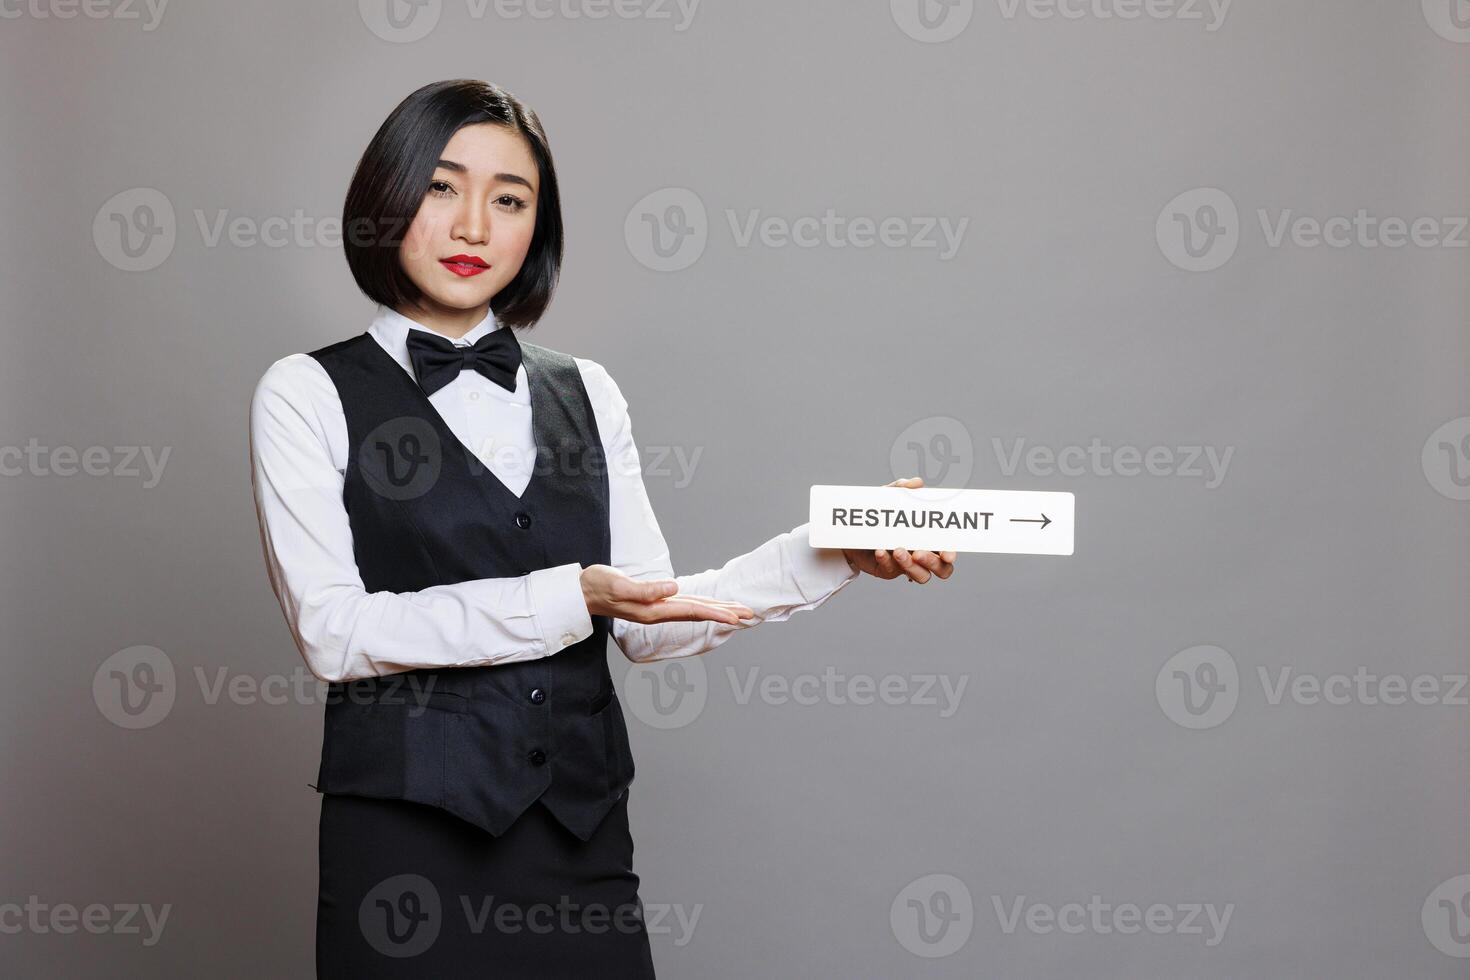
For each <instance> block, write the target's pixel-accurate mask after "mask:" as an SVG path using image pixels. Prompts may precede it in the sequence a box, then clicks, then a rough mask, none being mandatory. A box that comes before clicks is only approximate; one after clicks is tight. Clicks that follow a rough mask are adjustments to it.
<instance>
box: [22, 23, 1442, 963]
mask: <svg viewBox="0 0 1470 980" xmlns="http://www.w3.org/2000/svg"><path fill="white" fill-rule="evenodd" d="M0 66H3V68H0V71H3V77H4V83H5V84H4V85H0V122H3V134H4V135H3V139H0V159H3V167H4V170H3V175H4V181H3V185H0V209H3V215H4V228H5V231H4V234H3V237H0V266H3V268H4V270H5V273H4V279H3V282H4V291H3V300H4V315H3V323H4V330H5V335H6V348H7V356H6V357H5V358H3V359H0V407H3V415H0V418H3V422H0V468H3V476H0V506H3V519H0V545H3V551H4V554H5V556H6V560H5V562H4V564H3V575H4V590H3V596H4V622H5V624H6V627H7V629H8V642H7V649H6V657H5V665H6V675H5V677H4V679H3V682H0V692H3V693H0V737H3V742H0V745H3V749H4V751H3V752H0V783H3V786H4V794H3V795H4V804H3V811H0V854H3V862H0V865H3V868H0V973H3V974H4V975H6V976H15V977H20V976H25V977H68V978H74V977H122V976H127V977H180V978H182V977H195V976H208V977H220V978H222V977H241V978H259V977H306V976H310V975H311V957H312V943H313V920H314V913H315V903H316V884H317V878H316V874H317V870H316V857H317V852H316V846H317V838H316V835H317V817H318V812H319V807H320V797H319V796H318V795H317V793H316V792H315V791H314V790H313V789H312V787H311V786H310V785H309V784H311V783H313V782H314V781H315V777H316V774H317V765H318V762H319V752H320V748H321V739H322V713H323V698H324V694H325V688H324V686H323V685H321V684H318V683H317V682H316V680H315V678H314V677H313V676H312V675H311V674H310V673H309V672H308V671H307V670H306V667H305V664H304V662H303V660H302V658H301V656H300V654H299V653H298V652H297V650H296V648H295V646H294V645H293V642H292V639H291V636H290V633H289V632H288V630H287V627H286V624H285V621H284V619H283V617H282V615H281V609H280V607H279V606H278V604H277V601H276V598H275V597H274V595H273V594H272V591H271V588H270V584H269V582H268V579H267V576H266V571H265V564H264V561H263V558H262V549H261V541H260V535H259V531H258V528H257V524H256V516H255V512H254V508H253V502H252V496H251V487H250V470H249V456H248V445H247V438H248V409H249V405H250V400H251V395H252V392H253V390H254V387H255V384H256V382H257V381H258V380H259V378H260V377H261V375H262V373H263V372H264V371H265V370H266V368H267V367H269V366H270V365H271V364H272V363H273V362H274V361H276V360H277V359H279V358H281V357H284V356H286V355H288V354H291V353H295V352H301V351H309V350H313V349H316V348H319V347H322V346H324V345H326V344H328V343H331V342H333V341H336V340H340V339H344V338H346V337H349V336H352V335H354V334H358V333H361V332H362V331H363V330H364V329H366V327H367V325H368V323H369V322H370V321H371V318H372V315H373V306H372V304H371V303H369V302H368V301H367V300H366V299H364V297H363V296H362V294H361V293H359V292H358V290H357V288H356V287H355V285H354V284H353V282H352V279H351V276H350V275H349V274H348V270H347V266H346V263H345V261H344V258H343V249H342V245H341V241H342V228H341V222H340V218H341V211H342V200H343V195H344V192H345V189H346V186H347V181H348V179H349V177H350V175H351V173H352V169H353V167H354V165H355V164H356V162H357V159H358V157H359V155H360V154H361V153H362V150H363V148H364V146H366V144H367V141H368V140H369V139H370V138H371V136H372V134H373V132H374V131H375V130H376V128H377V126H378V125H379V123H380V122H381V121H382V119H383V118H384V116H385V115H386V114H387V113H388V112H389V111H390V110H391V109H392V107H393V106H394V105H396V104H397V103H398V102H399V101H400V100H401V99H403V98H404V96H406V95H407V94H408V93H409V92H411V91H413V90H414V89H416V88H418V87H419V86H421V85H423V84H425V83H427V82H431V81H435V80H439V79H447V78H483V79H487V80H490V81H493V82H495V83H497V84H499V85H502V86H504V87H505V88H506V89H508V90H509V91H511V92H513V93H514V94H516V95H517V96H518V97H520V98H521V99H523V100H525V101H526V102H527V103H528V104H530V105H531V106H532V107H534V108H535V109H536V111H537V112H538V114H539V115H540V117H541V119H542V122H543V123H544V125H545V127H546V131H547V135H548V137H549V140H550V144H551V148H552V151H553V153H554V155H555V160H556V165H557V169H558V175H559V179H560V185H561V193H562V205H563V214H564V217H565V222H566V241H567V250H566V258H565V263H564V266H563V270H562V279H561V284H560V286H559V288H558V290H557V293H556V295H555V298H554V300H553V302H552V304H551V307H550V309H549V312H548V314H547V316H546V317H545V318H544V319H543V320H542V321H541V323H540V324H538V325H537V326H536V327H535V329H534V331H533V332H532V333H530V334H527V335H526V336H525V339H527V340H530V341H532V342H534V343H538V344H541V345H543V346H547V347H551V348H554V349H556V350H560V351H567V352H570V353H573V354H576V355H578V356H581V357H586V358H591V359H593V360H596V361H597V362H599V363H601V364H602V365H604V366H605V367H606V368H607V370H608V372H609V373H610V375H611V376H612V377H613V378H615V379H616V380H617V383H618V385H619V387H620V389H621V391H622V392H623V394H624V395H625V396H626V398H627V400H628V404H629V414H630V418H631V420H632V424H633V432H634V437H635V439H636V441H637V444H638V446H639V448H640V450H641V462H642V467H643V477H644V481H645V485H646V486H647V488H648V493H649V497H650V499H651V501H652V504H653V507H654V510H655V512H656V514H657V516H658V520H659V523H660V526H661V528H662V530H663V532H664V534H665V536H666V538H667V540H668V542H669V546H670V549H671V553H672V558H673V564H674V568H675V571H676V572H678V573H679V574H686V573H691V572H698V571H701V570H704V569H708V568H716V567H719V566H720V565H722V564H723V563H724V562H726V561H727V560H729V559H730V558H732V557H734V556H736V555H739V554H741V553H743V552H746V551H749V550H751V549H752V548H754V547H756V546H757V545H759V544H760V543H761V542H763V541H766V540H767V539H769V538H770V537H772V536H774V535H775V534H778V533H779V532H781V531H785V530H789V529H791V528H793V527H796V526H797V525H799V524H801V523H802V522H804V521H805V520H806V519H807V504H808V493H809V489H810V487H811V486H813V485H814V484H838V485H854V486H875V485H881V484H885V483H888V482H890V481H892V480H894V479H896V478H899V477H904V476H911V475H919V476H922V477H923V478H924V479H925V481H926V484H927V485H929V486H942V487H970V488H982V489H1001V490H1007V489H1008V490H1048V491H1065V492H1070V493H1072V494H1074V495H1075V502H1076V515H1075V520H1076V542H1075V553H1074V554H1073V555H1071V556H1043V555H1029V556H1028V555H992V554H978V553H967V554H961V555H960V556H959V559H958V562H957V566H956V571H955V574H954V576H953V577H952V578H951V579H950V580H948V581H946V582H942V583H941V582H933V583H929V584H927V585H924V586H918V585H905V584H903V583H901V582H900V583H896V584H890V583H884V582H879V581H876V580H875V579H873V578H871V577H866V576H865V577H862V578H860V579H859V580H857V581H854V582H853V583H852V584H851V585H849V586H847V587H846V588H844V589H843V590H842V591H841V592H840V593H839V594H837V595H835V596H833V597H832V598H831V600H830V601H828V602H827V603H826V604H824V605H823V606H821V607H820V608H819V609H816V610H812V611H809V612H804V613H802V614H800V615H797V616H794V617H792V618H791V619H790V620H789V621H787V622H784V623H780V624H762V625H760V626H757V627H755V628H753V629H750V630H747V631H742V632H739V633H738V634H736V635H735V636H733V637H731V638H730V639H729V640H728V642H726V643H725V644H724V645H722V646H721V647H719V648H718V649H717V650H715V651H712V652H711V653H709V654H707V655H705V656H702V657H695V658H689V659H683V660H679V661H675V662H671V663H667V664H663V665H635V664H633V663H631V662H629V661H628V660H627V659H626V658H625V657H624V656H622V655H621V653H620V652H619V650H618V649H617V648H616V647H615V646H613V645H611V644H609V647H608V657H609V664H610V666H611V669H612V672H613V676H614V679H615V681H616V683H617V685H618V686H617V691H618V694H619V697H620V698H621V699H622V703H623V705H624V709H625V711H626V714H627V718H628V724H629V728H630V732H631V738H632V743H633V751H634V755H635V757H636V759H637V777H636V780H635V782H634V783H633V786H632V788H631V791H630V797H629V799H630V803H629V807H630V820H631V825H632V832H633V835H634V837H635V839H636V841H637V857H636V863H635V866H634V867H635V870H636V871H637V872H638V874H639V875H640V877H641V879H642V884H641V888H640V894H641V897H642V900H643V902H644V904H645V909H646V921H647V923H648V928H649V932H650V938H651V942H652V946H653V954H654V959H655V962H656V964H657V966H658V969H659V975H660V976H667V977H671V978H683V977H689V978H701V980H714V978H726V980H746V978H751V977H772V978H786V977H833V978H850V977H865V978H866V977H871V978H908V977H925V978H942V977H943V978H950V977H953V978H962V977H963V978H968V977H1047V978H1053V977H1055V978H1070V977H1088V978H1103V977H1109V978H1120V980H1121V978H1127V980H1136V978H1155V977H1156V978H1173V977H1195V978H1242V977H1252V978H1256V977H1259V978H1278V977H1312V978H1331V980H1345V978H1365V980H1367V978H1383V977H1415V978H1426V980H1427V978H1453V977H1464V976H1465V975H1466V971H1467V969H1470V687H1467V684H1466V678H1467V673H1470V653H1467V651H1470V611H1467V610H1470V603H1467V602H1466V587H1467V584H1470V548H1467V545H1470V533H1467V532H1470V319H1467V318H1470V276H1467V272H1470V232H1467V216H1470V177H1467V174H1470V169H1467V166H1466V161H1467V159H1470V129H1467V127H1466V125H1465V119H1466V111H1467V108H1470V4H1467V3H1466V2H1465V0H1423V2H1422V3H1421V2H1419V0H1402V2H1398V3H1368V2H1352V3H1340V2H1337V3H1334V2H1327V0H1285V2H1271V3H1265V2H1260V0H1235V2H1231V0H993V2H992V0H977V2H971V0H953V2H949V3H938V2H933V0H892V2H891V3H889V2H884V0H869V2H863V3H853V2H838V0H817V2H806V3H792V2H777V0H760V2H752V0H745V2H741V3H730V2H715V0H704V2H699V0H426V2H420V3H414V4H409V3H404V2H401V0H361V2H351V0H338V2H326V3H288V2H284V0H273V2H260V3H249V4H243V3H241V4H226V3H185V2H182V0H179V2H174V3H169V2H166V0H148V2H143V0H139V2H132V0H126V2H125V0H97V2H95V3H87V4H79V3H74V2H68V0H0ZM441 897H442V898H443V903H444V904H443V908H444V914H462V911H461V910H460V909H459V902H458V901H457V899H458V897H457V896H441Z"/></svg>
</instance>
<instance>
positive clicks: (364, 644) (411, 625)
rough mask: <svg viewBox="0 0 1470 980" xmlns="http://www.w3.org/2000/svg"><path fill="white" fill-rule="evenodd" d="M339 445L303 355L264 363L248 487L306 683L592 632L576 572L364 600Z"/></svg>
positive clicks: (553, 645) (534, 653)
mask: <svg viewBox="0 0 1470 980" xmlns="http://www.w3.org/2000/svg"><path fill="white" fill-rule="evenodd" d="M346 442H347V433H346V422H345V420H344V418H343V416H342V407H341V401H340V399H339V398H338V395H337V391H336V388H335V386H334V385H333V384H332V381H331V378H330V377H329V376H328V375H327V374H326V371H325V370H324V369H323V368H322V367H321V365H320V364H319V363H318V362H317V361H316V360H315V359H314V358H312V357H310V356H309V355H306V354H293V355H291V356H290V357H286V358H282V359H281V360H279V361H277V362H276V363H275V364H273V365H271V367H270V368H269V369H268V370H267V371H266V372H265V374H264V375H263V376H262V378H261V379H260V382H259V384H258V385H257V386H256V389H255V394H254V397H253V398H252V400H251V406H250V457H251V485H252V488H253V491H254V497H255V507H256V516H257V518H258V520H259V523H260V537H261V545H262V548H263V549H264V552H265V559H266V566H267V570H268V571H269V573H270V581H271V587H272V589H273V590H274V592H275V594H276V598H277V599H278V600H279V601H280V604H281V610H282V612H283V613H284V614H285V617H286V623H287V625H288V626H289V627H290V630H291V635H292V637H293V639H294V640H295V642H296V645H297V647H298V649H299V650H300V651H301V655H302V657H303V658H304V659H305V661H306V664H307V666H308V668H309V669H310V670H311V672H312V674H313V675H314V676H316V677H318V678H320V679H321V680H325V681H346V680H353V679H355V678H360V677H374V676H379V675H383V674H392V673H398V672H401V671H405V670H412V669H415V668H420V667H479V666H487V665H494V664H504V663H512V662H516V661H522V660H534V659H537V658H540V657H546V656H550V655H552V654H554V653H556V652H557V651H558V650H560V649H562V648H563V647H565V646H569V645H571V644H572V643H575V642H578V641H580V640H583V639H586V638H587V637H588V636H590V635H592V620H591V617H590V615H589V614H588V612H587V607H586V604H585V603H584V601H583V599H582V591H581V585H580V576H581V571H582V569H581V566H580V565H576V564H569V565H560V566H557V567H554V568H545V569H540V570H538V571H534V572H531V573H530V574H529V575H523V576H520V577H516V578H490V579H475V580H472V581H468V582H460V583H457V584H454V585H442V586H435V587H433V588H428V589H423V590H420V591H418V592H405V593H393V592H372V593H370V592H367V591H366V590H365V589H364V587H363V582H362V578H361V576H360V575H359V573H358V569H357V563H356V560H355V559H354V557H353V542H352V530H351V526H350V524H349V521H348V517H347V511H346V508H345V507H344V506H343V503H342V487H343V474H342V472H341V471H340V470H339V469H338V467H337V465H336V463H335V462H334V455H335V458H336V459H345V453H346V448H345V447H346ZM334 449H335V450H336V452H335V454H334Z"/></svg>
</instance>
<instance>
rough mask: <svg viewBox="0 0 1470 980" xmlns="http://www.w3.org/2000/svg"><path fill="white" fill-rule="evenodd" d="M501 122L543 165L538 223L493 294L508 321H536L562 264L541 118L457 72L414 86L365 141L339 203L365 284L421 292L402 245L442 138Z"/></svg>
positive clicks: (403, 294)
mask: <svg viewBox="0 0 1470 980" xmlns="http://www.w3.org/2000/svg"><path fill="white" fill-rule="evenodd" d="M474 123H495V124H497V125H500V126H505V127H507V128H508V129H510V130H512V131H514V132H517V133H520V134H521V136H522V137H523V138H524V139H525V141H526V143H527V145H528V146H529V148H530V151H531V156H532V157H533V158H534V159H535V161H536V169H537V172H538V174H539V178H540V179H539V184H540V187H539V191H538V199H537V201H536V227H535V229H534V230H533V232H532V237H531V246H530V248H529V249H528V250H527V252H526V259H525V261H524V262H523V263H522V265H521V269H520V271H519V272H518V273H516V277H515V278H514V279H512V280H511V281H510V282H508V283H507V284H506V285H505V287H504V288H503V289H501V290H500V292H498V293H496V294H495V296H494V298H493V299H491V301H490V307H491V309H492V310H494V312H495V318H496V319H497V320H499V321H500V322H501V323H502V324H504V325H506V326H518V327H530V326H534V325H535V324H536V321H537V320H539V319H541V315H542V314H543V313H545V312H546V307H547V304H549V303H550V302H551V294H552V291H553V290H554V289H555V288H556V282H557V277H558V275H559V274H560V272H561V260H562V222H561V198H560V195H559V194H558V193H557V187H556V167H555V166H554V165H553V164H552V161H551V148H550V146H549V145H548V143H547V140H546V133H545V131H544V130H543V129H542V128H541V120H540V119H538V118H537V116H536V113H535V112H534V111H532V109H531V108H530V107H529V106H527V105H526V104H525V103H523V102H521V100H520V99H517V98H516V97H515V96H513V95H511V94H510V93H509V92H507V91H505V90H504V89H502V88H501V87H500V86H498V85H494V84H492V83H490V82H482V81H478V80H475V79H468V78H457V79H450V80H448V81H443V82H434V83H432V84H430V85H425V86H424V87H423V88H421V89H419V90H418V91H416V92H414V93H412V94H411V95H409V97H408V98H406V99H404V100H403V101H402V102H400V103H399V104H398V107H397V108H396V109H394V110H393V112H392V113H391V114H390V115H389V116H388V118H387V119H385V120H384V121H383V125H382V126H380V127H379V128H378V132H377V133H376V134H375V135H374V136H373V139H372V142H370V143H369V144H368V147H367V149H366V150H364V151H363V154H362V159H361V160H359V161H358V164H357V170H356V171H355V172H354V173H353V175H352V182H351V184H350V185H349V186H348V188H347V199H346V201H345V203H344V204H343V206H342V229H343V238H342V241H343V250H344V251H345V252H346V254H347V265H348V267H349V268H350V269H351V270H352V278H353V279H355V280H357V285H358V288H360V289H361V290H362V291H363V292H364V293H366V294H367V296H368V298H369V299H371V300H373V301H374V302H377V303H381V304H382V305H384V306H386V307H388V308H390V309H397V308H399V307H401V306H414V305H416V304H417V303H418V301H419V300H420V298H421V297H422V296H423V293H422V291H421V290H420V289H419V288H418V287H417V286H415V285H414V283H413V280H411V279H410V278H409V277H408V274H407V273H406V272H404V271H403V266H402V265H401V264H400V262H399V257H398V252H399V249H400V248H401V247H402V245H403V239H404V237H405V236H406V234H407V232H408V228H409V225H411V224H412V223H413V219H414V217H415V216H416V215H417V214H418V211H419V207H420V205H421V204H422V203H423V199H424V194H425V192H426V190H427V188H428V186H429V182H430V180H431V179H432V178H433V175H434V169H435V168H436V167H437V166H438V163H439V160H440V155H441V154H442V153H443V151H444V147H445V146H446V145H447V144H448V143H449V140H450V137H452V136H453V135H454V134H455V133H456V132H458V131H459V129H460V128H461V127H463V126H469V125H472V124H474Z"/></svg>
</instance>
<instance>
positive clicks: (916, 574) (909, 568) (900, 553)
mask: <svg viewBox="0 0 1470 980" xmlns="http://www.w3.org/2000/svg"><path fill="white" fill-rule="evenodd" d="M893 557H894V558H895V559H896V560H897V561H898V567H899V568H901V569H903V573H904V574H905V575H907V576H908V577H909V578H911V579H913V580H914V581H915V582H918V583H919V584H920V585H923V584H924V583H925V582H927V581H929V570H928V569H927V568H925V567H924V566H922V565H920V564H918V563H917V562H915V561H914V559H913V557H912V556H910V555H909V553H908V551H907V550H906V549H904V548H895V549H893Z"/></svg>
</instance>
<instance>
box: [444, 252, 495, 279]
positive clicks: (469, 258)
mask: <svg viewBox="0 0 1470 980" xmlns="http://www.w3.org/2000/svg"><path fill="white" fill-rule="evenodd" d="M439 264H440V265H442V266H444V268H446V269H448V270H449V271H450V272H452V273H454V274H455V275H456V276H463V277H465V278H469V277H470V276H478V275H479V274H480V273H482V272H484V271H485V270H486V269H488V268H490V263H488V262H486V261H485V260H484V259H482V258H480V257H479V256H478V255H451V256H450V257H449V258H447V259H440V260H439Z"/></svg>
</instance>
